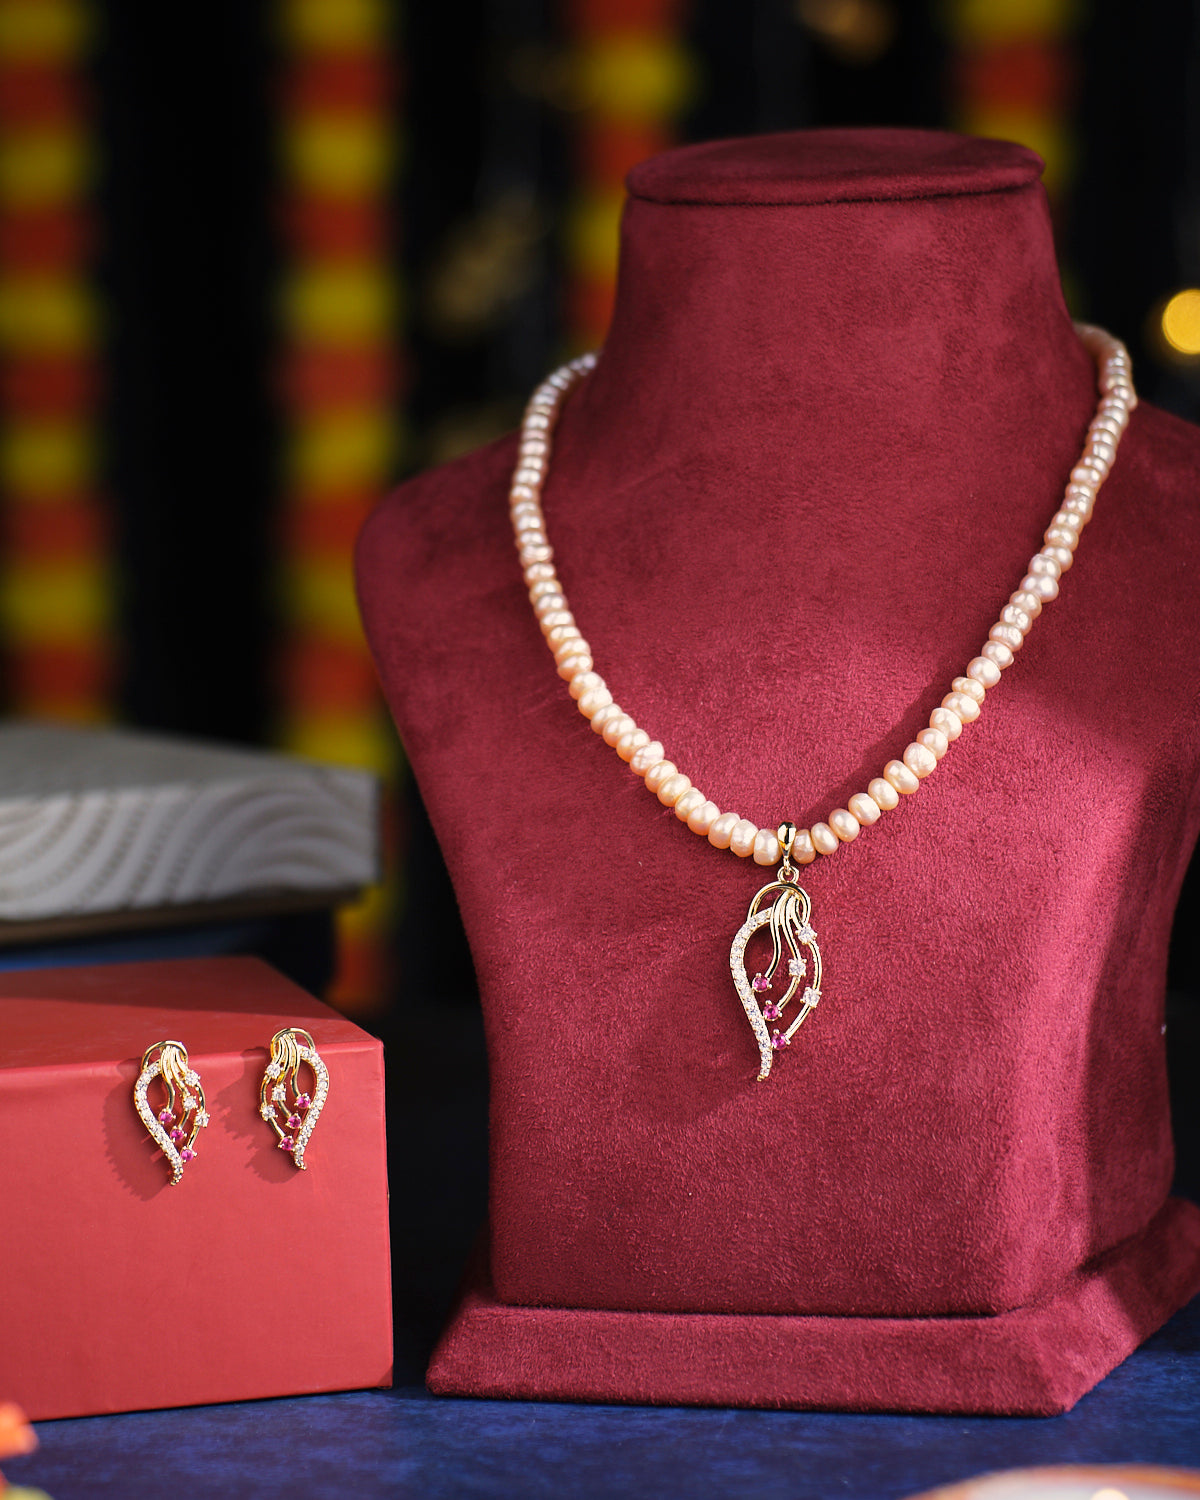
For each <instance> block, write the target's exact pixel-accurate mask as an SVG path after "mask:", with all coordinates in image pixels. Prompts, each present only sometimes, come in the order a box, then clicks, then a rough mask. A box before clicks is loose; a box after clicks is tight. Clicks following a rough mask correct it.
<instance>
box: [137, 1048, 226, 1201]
mask: <svg viewBox="0 0 1200 1500" xmlns="http://www.w3.org/2000/svg"><path fill="white" fill-rule="evenodd" d="M156 1078H161V1079H162V1086H163V1090H164V1095H163V1102H162V1108H161V1109H159V1110H158V1111H157V1113H156V1112H155V1109H154V1106H153V1105H152V1104H151V1103H150V1085H151V1083H153V1082H154V1080H155V1079H156ZM133 1102H134V1106H135V1108H136V1109H137V1112H138V1114H139V1115H140V1116H141V1117H142V1124H143V1125H145V1127H146V1129H147V1130H148V1131H149V1132H150V1138H151V1140H153V1141H154V1143H155V1145H157V1146H158V1147H159V1149H160V1150H161V1151H162V1154H163V1155H164V1156H165V1157H166V1159H167V1163H168V1165H169V1166H170V1168H171V1186H172V1187H174V1186H175V1185H176V1183H177V1182H178V1181H179V1180H180V1178H181V1177H182V1176H183V1169H184V1167H185V1166H186V1165H187V1163H188V1162H190V1161H192V1160H193V1159H194V1158H195V1155H196V1151H195V1146H196V1133H197V1132H198V1131H200V1130H203V1129H204V1127H205V1126H206V1125H207V1124H208V1111H207V1110H206V1109H205V1107H204V1086H203V1084H202V1083H201V1082H200V1075H199V1073H197V1072H196V1071H195V1069H194V1068H193V1067H192V1066H191V1064H190V1063H189V1062H188V1055H187V1048H186V1047H185V1046H184V1045H183V1043H182V1042H155V1044H154V1046H153V1047H147V1049H146V1051H145V1053H144V1054H143V1056H142V1071H141V1072H140V1073H139V1074H138V1080H137V1082H136V1083H135V1084H134V1086H133Z"/></svg>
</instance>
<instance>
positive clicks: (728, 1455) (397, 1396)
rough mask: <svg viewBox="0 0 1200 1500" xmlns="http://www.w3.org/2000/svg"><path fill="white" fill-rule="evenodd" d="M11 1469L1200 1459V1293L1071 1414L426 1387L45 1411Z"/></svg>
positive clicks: (806, 1485) (546, 1476)
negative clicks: (539, 1399)
mask: <svg viewBox="0 0 1200 1500" xmlns="http://www.w3.org/2000/svg"><path fill="white" fill-rule="evenodd" d="M38 1433H39V1436H40V1438H41V1441H42V1448H41V1451H40V1452H39V1453H37V1454H34V1455H32V1456H30V1457H29V1458H25V1459H20V1460H14V1461H11V1462H10V1463H9V1464H7V1465H6V1470H5V1471H6V1473H7V1474H8V1477H9V1478H10V1480H11V1481H12V1482H14V1483H24V1484H30V1485H40V1486H41V1487H42V1488H44V1489H46V1490H48V1491H49V1493H50V1494H51V1495H52V1496H53V1497H54V1500H110V1497H111V1500H118V1497H120V1500H129V1497H131V1496H143V1495H146V1496H150V1495H155V1496H162V1497H172V1496H177V1497H182V1496H193V1497H207V1496H217V1495H222V1496H241V1495H246V1496H255V1497H257V1500H275V1497H277V1496H278V1497H280V1500H283V1497H287V1500H326V1497H328V1500H333V1497H345V1496H353V1497H355V1500H376V1497H379V1500H383V1497H385V1496H387V1497H389V1500H390V1497H395V1496H414V1497H418V1496H419V1497H421V1500H443V1497H445V1500H458V1497H470V1500H474V1497H479V1500H484V1497H488V1500H491V1497H509V1496H514V1497H522V1500H543V1497H545V1500H551V1497H554V1500H560V1497H562V1496H579V1497H598V1496H625V1497H630V1500H641V1497H646V1500H650V1497H654V1500H671V1497H676V1496H678V1497H680V1500H684V1497H686V1500H734V1497H744V1496H751V1495H752V1496H754V1497H755V1500H785V1497H786V1500H809V1497H811V1500H818V1497H820V1500H830V1497H833V1496H839V1497H845V1500H898V1497H901V1496H905V1495H911V1494H913V1493H915V1492H917V1491H920V1490H923V1489H927V1488H931V1487H933V1486H935V1485H937V1484H944V1483H948V1482H950V1481H951V1480H955V1479H962V1478H965V1477H967V1476H968V1475H971V1474H978V1473H983V1472H985V1471H987V1470H993V1469H1008V1468H1019V1467H1023V1466H1026V1465H1033V1464H1051V1463H1081V1462H1088V1463H1123V1462H1125V1463H1127V1462H1133V1461H1136V1462H1142V1463H1159V1464H1167V1465H1176V1466H1183V1467H1187V1466H1195V1465H1200V1300H1198V1301H1197V1302H1196V1303H1193V1305H1192V1306H1191V1307H1190V1308H1188V1309H1185V1311H1184V1312H1182V1313H1180V1314H1178V1315H1177V1316H1176V1317H1175V1318H1173V1319H1172V1321H1171V1322H1170V1323H1169V1324H1168V1325H1167V1327H1166V1328H1164V1329H1163V1330H1162V1331H1161V1332H1160V1333H1158V1334H1157V1335H1156V1336H1155V1337H1154V1338H1152V1339H1151V1340H1150V1341H1149V1342H1148V1343H1147V1344H1145V1345H1144V1346H1143V1347H1142V1348H1141V1349H1140V1350H1138V1352H1137V1353H1136V1354H1135V1355H1133V1356H1132V1358H1130V1359H1129V1360H1127V1361H1126V1362H1125V1364H1124V1365H1122V1366H1120V1368H1118V1369H1117V1370H1115V1371H1114V1372H1113V1374H1112V1375H1110V1376H1109V1377H1108V1379H1107V1380H1105V1381H1103V1382H1102V1383H1101V1384H1100V1385H1099V1386H1098V1387H1097V1388H1096V1389H1095V1390H1094V1391H1092V1392H1090V1393H1089V1394H1088V1395H1087V1396H1085V1397H1084V1398H1083V1400H1082V1401H1081V1402H1080V1403H1079V1405H1078V1406H1077V1407H1076V1408H1075V1410H1074V1411H1072V1412H1069V1413H1068V1414H1067V1415H1066V1416H1064V1417H1052V1418H1041V1419H1019V1420H1018V1419H1003V1418H988V1417H976V1418H961V1417H887V1416H846V1415H835V1414H825V1413H806V1412H757V1411H711V1410H684V1409H677V1408H646V1407H616V1406H571V1405H551V1404H543V1403H532V1402H504V1401H450V1400H438V1399H437V1398H435V1397H432V1396H430V1395H429V1394H428V1393H427V1392H426V1391H425V1390H424V1388H423V1387H421V1386H419V1385H403V1386H399V1387H397V1388H396V1389H395V1390H392V1391H388V1392H382V1391H363V1392H357V1393H353V1394H348V1395H337V1396H307V1397H301V1398H297V1399H295V1400H287V1401H262V1402H249V1403H246V1404H244V1405H238V1406H215V1407H206V1408H201V1409H197V1410H192V1411H170V1412H146V1413H140V1414H134V1415H129V1416H117V1417H90V1418H86V1419H82V1420H79V1421H67V1422H47V1423H43V1424H41V1425H40V1426H39V1428H38Z"/></svg>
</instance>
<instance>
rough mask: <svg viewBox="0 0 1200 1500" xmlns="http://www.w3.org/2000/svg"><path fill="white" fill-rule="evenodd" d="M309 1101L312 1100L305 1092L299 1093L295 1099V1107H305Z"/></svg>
mask: <svg viewBox="0 0 1200 1500" xmlns="http://www.w3.org/2000/svg"><path fill="white" fill-rule="evenodd" d="M311 1103H312V1100H311V1099H310V1098H309V1097H308V1095H307V1094H301V1095H300V1097H299V1098H298V1099H297V1100H296V1108H297V1109H307V1108H308V1106H309V1105H310V1104H311Z"/></svg>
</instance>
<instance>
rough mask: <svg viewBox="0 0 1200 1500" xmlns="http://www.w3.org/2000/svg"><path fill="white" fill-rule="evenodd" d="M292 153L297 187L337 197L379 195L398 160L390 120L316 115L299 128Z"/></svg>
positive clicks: (290, 146)
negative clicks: (392, 143) (390, 169)
mask: <svg viewBox="0 0 1200 1500" xmlns="http://www.w3.org/2000/svg"><path fill="white" fill-rule="evenodd" d="M286 151H287V156H288V164H289V167H290V170H291V176H292V177H293V178H294V180H295V181H296V182H297V183H299V184H300V185H301V186H303V187H305V188H307V189H308V190H309V191H313V192H319V193H326V194H328V195H329V196H330V197H334V198H358V197H360V196H361V195H362V194H364V193H367V192H372V191H378V190H379V188H380V187H381V185H382V184H383V182H384V181H385V179H386V176H387V173H388V170H389V168H390V166H391V158H392V151H391V141H390V135H389V132H388V129H387V124H386V121H384V120H382V119H361V118H338V117H337V116H315V117H313V118H311V119H308V120H304V121H301V122H298V123H296V124H295V125H293V126H292V129H291V131H290V132H289V134H288V138H287V141H286Z"/></svg>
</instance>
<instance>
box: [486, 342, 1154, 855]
mask: <svg viewBox="0 0 1200 1500" xmlns="http://www.w3.org/2000/svg"><path fill="white" fill-rule="evenodd" d="M1075 329H1076V332H1077V334H1078V335H1079V338H1080V341H1081V342H1082V343H1083V345H1084V347H1085V348H1086V349H1087V350H1088V352H1089V353H1090V354H1091V355H1092V357H1093V358H1094V359H1095V361H1096V365H1097V384H1098V387H1099V391H1100V401H1099V404H1098V405H1097V408H1096V414H1095V416H1094V417H1093V418H1092V421H1091V424H1090V425H1089V427H1088V435H1087V442H1086V443H1085V445H1084V449H1083V452H1082V454H1081V455H1080V457H1079V460H1078V462H1077V463H1076V465H1075V467H1074V468H1073V469H1072V470H1071V475H1070V478H1069V480H1068V482H1067V487H1066V490H1065V492H1064V495H1063V500H1062V505H1061V508H1060V509H1059V510H1057V511H1056V512H1055V514H1054V515H1053V516H1052V517H1051V520H1050V524H1049V526H1048V527H1047V528H1046V531H1045V533H1044V534H1043V539H1042V540H1043V545H1042V547H1041V548H1040V550H1039V551H1037V552H1035V553H1034V555H1033V556H1032V557H1031V558H1030V560H1029V566H1028V568H1027V570H1026V573H1025V576H1024V577H1023V578H1022V579H1021V582H1020V583H1019V585H1018V586H1017V588H1016V589H1015V590H1014V591H1013V593H1012V594H1010V595H1009V598H1008V601H1007V603H1006V604H1005V605H1004V608H1003V609H1002V610H1001V611H1000V618H999V619H998V620H997V621H996V623H995V624H994V625H993V626H992V628H991V629H990V630H989V631H988V638H987V640H986V641H985V642H984V643H983V645H982V646H981V647H980V650H979V654H978V655H977V656H974V657H972V658H971V660H970V661H969V662H968V663H967V666H966V669H965V671H964V673H963V675H962V676H961V677H955V678H954V680H953V681H952V682H951V684H950V691H949V692H948V693H947V694H946V696H945V697H944V698H943V699H942V701H941V703H940V704H939V705H938V707H937V708H935V709H934V710H933V712H932V713H931V714H930V715H929V727H928V728H927V729H922V730H921V732H920V733H919V734H918V735H917V737H916V739H915V740H914V741H913V742H912V744H910V745H908V746H906V747H905V749H904V751H903V753H902V754H901V756H900V758H899V759H898V760H889V761H888V763H887V765H885V766H884V768H883V771H882V773H881V774H880V775H879V776H876V777H875V778H874V779H873V780H872V781H870V782H869V783H868V784H867V789H866V791H865V792H856V793H855V795H854V796H853V797H850V798H848V799H847V804H846V806H845V807H837V808H834V810H833V811H832V812H831V813H830V814H829V815H828V817H827V818H826V819H825V821H824V822H818V823H814V824H813V826H812V827H811V828H802V829H800V831H799V832H798V833H797V834H796V837H795V841H794V843H793V845H792V851H791V858H792V860H793V862H794V863H795V864H798V865H807V864H811V863H812V861H813V860H814V859H816V857H817V855H818V854H824V855H830V854H833V853H834V852H835V851H836V850H837V849H840V848H841V846H842V845H843V844H850V843H853V842H854V840H855V839H856V838H857V837H858V836H859V834H860V833H861V832H862V830H863V829H864V828H869V827H870V826H871V825H872V824H873V823H877V822H878V821H879V819H880V818H881V817H882V816H883V814H884V813H885V812H890V811H891V810H892V808H894V807H896V806H898V805H899V802H900V798H901V797H908V796H911V795H912V794H913V793H914V792H915V791H916V790H917V788H918V787H919V786H920V785H921V783H922V781H924V780H925V779H926V777H928V776H930V775H931V774H932V773H933V771H934V770H935V769H936V768H937V764H938V762H939V761H940V760H941V758H942V757H943V756H944V755H945V753H946V751H947V750H948V749H949V748H950V746H951V744H953V742H954V741H955V740H956V739H957V738H958V737H959V735H960V734H961V733H962V732H963V728H964V726H965V725H967V724H972V723H974V722H975V720H976V719H977V718H978V717H979V713H980V708H981V707H982V704H983V701H984V698H985V697H986V695H987V693H988V692H989V690H990V689H992V688H994V687H995V686H996V685H997V684H998V683H999V681H1000V675H1001V673H1002V672H1004V671H1006V670H1007V669H1008V668H1009V667H1010V666H1012V664H1013V661H1014V659H1015V656H1016V653H1017V652H1018V651H1019V650H1020V649H1021V647H1022V645H1023V644H1024V641H1025V637H1026V636H1027V635H1028V634H1029V632H1030V630H1031V629H1032V628H1033V622H1034V621H1035V620H1036V619H1037V617H1038V616H1039V615H1040V614H1041V612H1042V607H1043V605H1046V604H1049V603H1050V601H1051V600H1053V599H1056V598H1057V597H1058V586H1059V580H1060V579H1061V578H1062V575H1063V574H1064V573H1065V572H1066V571H1067V570H1068V569H1069V568H1070V567H1071V564H1072V563H1073V562H1074V560H1075V558H1074V553H1075V548H1076V547H1077V546H1078V544H1079V538H1080V535H1081V533H1082V531H1083V528H1084V527H1085V526H1086V525H1087V523H1088V521H1089V520H1091V517H1092V507H1093V506H1094V504H1095V501H1096V494H1097V492H1098V491H1099V489H1100V486H1101V485H1102V484H1103V483H1104V481H1105V479H1106V478H1107V477H1108V474H1109V471H1110V469H1111V468H1112V465H1113V461H1114V459H1115V458H1116V455H1117V446H1118V444H1119V443H1120V440H1121V434H1122V433H1123V432H1124V430H1125V428H1126V426H1127V424H1128V422H1129V414H1130V412H1131V411H1132V410H1133V408H1134V407H1135V406H1136V405H1137V396H1136V394H1135V392H1134V389H1133V384H1132V380H1131V378H1130V365H1129V355H1128V353H1127V352H1126V350H1125V347H1124V345H1123V344H1121V343H1120V342H1119V340H1117V339H1115V338H1113V337H1112V335H1111V334H1108V333H1105V331H1104V330H1103V329H1101V328H1094V327H1091V326H1089V325H1087V324H1082V323H1077V324H1076V325H1075ZM595 365H596V355H595V354H585V355H583V356H582V357H581V358H579V359H576V360H572V361H571V363H570V364H568V365H564V366H563V367H562V369H560V370H556V371H555V373H554V374H553V375H551V376H550V377H549V378H548V379H547V380H545V381H544V382H543V383H542V384H541V385H540V386H539V387H538V389H537V390H536V391H535V392H534V393H533V396H532V397H531V398H530V401H529V405H528V407H527V408H526V411H525V419H524V422H523V424H522V428H521V442H520V450H519V454H518V458H517V466H516V472H515V473H514V474H513V479H512V485H511V488H510V490H509V504H510V515H511V517H512V524H513V531H514V533H515V536H516V545H517V552H518V556H519V558H520V561H521V567H522V568H523V569H524V573H525V583H526V585H527V586H528V588H529V600H530V603H531V604H532V605H533V611H534V614H535V615H536V616H537V619H538V623H539V625H540V626H541V631H542V634H543V635H544V636H545V638H546V644H547V645H548V646H549V647H550V650H551V651H552V652H553V653H554V660H555V664H556V666H557V669H558V675H559V676H560V677H561V678H563V679H564V681H565V682H566V684H567V691H568V692H569V693H570V694H571V697H572V698H574V699H575V701H576V703H577V704H578V706H579V712H580V713H581V714H582V715H583V716H584V718H585V719H588V720H589V721H590V722H591V726H592V729H593V731H594V732H595V733H596V734H598V735H600V736H601V737H602V738H603V740H604V742H605V744H606V745H611V746H612V747H613V749H615V750H616V752H617V754H618V755H619V756H620V757H621V759H622V760H623V761H626V762H627V763H628V765H629V768H630V770H632V771H633V772H634V773H635V774H636V775H638V776H640V777H642V778H643V780H644V782H645V784H646V788H647V790H649V791H650V792H652V793H654V795H655V796H656V797H657V798H658V800H659V801H660V802H661V803H662V804H663V806H664V807H671V808H674V810H675V816H676V817H677V818H678V819H679V820H680V822H682V823H686V824H687V826H688V828H690V829H691V831H692V832H693V833H695V834H698V835H699V836H700V837H701V838H707V839H708V842H709V843H710V844H711V845H712V846H713V847H714V848H715V849H731V850H732V851H733V853H734V854H736V855H738V856H739V857H740V858H742V859H753V861H754V863H755V864H758V865H776V864H778V863H779V861H780V859H781V857H782V850H781V849H780V846H779V839H778V837H777V835H776V833H775V832H774V831H773V830H771V829H769V828H759V827H757V826H756V825H755V824H754V823H752V822H751V821H750V820H749V819H748V818H743V817H742V816H741V815H740V814H739V813H735V812H722V811H721V809H720V808H719V807H718V806H717V805H716V803H715V802H713V801H712V800H711V799H710V798H709V797H708V795H707V794H706V793H705V792H702V791H701V790H700V789H699V787H696V786H693V785H692V782H691V779H690V778H689V777H688V776H686V775H685V774H684V773H683V772H682V771H680V770H679V768H678V767H677V766H676V765H675V763H674V761H671V760H668V759H667V754H666V751H665V750H664V748H663V746H662V744H661V743H660V742H659V741H658V740H655V739H652V738H651V737H650V735H649V734H648V733H647V732H646V731H645V730H644V729H641V728H639V727H638V725H637V724H636V723H635V722H634V720H633V718H632V717H631V716H630V715H629V714H627V713H626V712H625V710H624V709H623V708H621V707H620V705H619V704H617V703H616V702H614V700H613V695H612V693H611V692H610V691H609V688H608V685H607V684H606V683H605V681H604V679H603V678H602V677H601V676H600V675H599V673H597V672H596V671H595V663H594V662H593V660H592V651H591V647H590V646H589V645H588V643H587V641H586V640H585V639H584V637H583V633H582V632H581V631H580V629H579V627H578V626H577V625H576V623H575V617H574V615H572V613H571V611H570V608H569V606H568V604H567V598H566V595H565V593H564V592H563V588H562V584H561V583H560V582H559V579H558V575H557V574H556V573H555V571H554V562H553V558H554V552H553V549H552V548H551V546H550V542H549V539H548V537H547V535H546V518H545V516H544V514H543V512H542V505H541V494H542V486H543V484H544V483H545V478H546V473H547V471H548V469H549V464H550V450H551V440H552V436H553V432H554V426H555V423H556V422H557V421H558V416H559V413H560V411H561V409H562V404H563V401H564V400H565V398H566V395H567V393H568V392H569V391H570V389H571V387H572V386H574V385H575V384H576V383H577V382H578V381H579V380H581V379H582V378H583V377H584V376H585V375H587V374H588V373H589V372H590V371H591V370H593V369H594V368H595Z"/></svg>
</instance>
